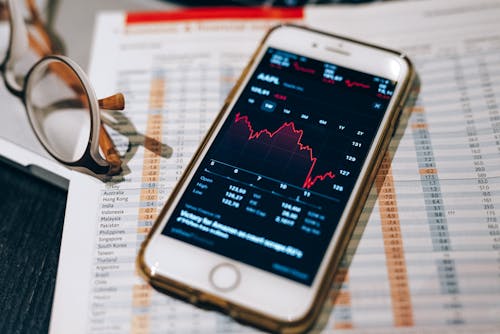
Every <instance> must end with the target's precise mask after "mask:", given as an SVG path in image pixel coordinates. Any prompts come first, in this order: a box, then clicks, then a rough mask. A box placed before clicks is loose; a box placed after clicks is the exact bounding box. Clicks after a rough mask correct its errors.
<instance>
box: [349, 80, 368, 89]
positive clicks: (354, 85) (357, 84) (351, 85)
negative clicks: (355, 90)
mask: <svg viewBox="0 0 500 334" xmlns="http://www.w3.org/2000/svg"><path fill="white" fill-rule="evenodd" d="M345 84H346V86H347V87H349V88H352V87H359V88H364V89H368V88H370V85H367V84H364V83H362V82H357V81H351V80H348V79H347V80H346V81H345Z"/></svg>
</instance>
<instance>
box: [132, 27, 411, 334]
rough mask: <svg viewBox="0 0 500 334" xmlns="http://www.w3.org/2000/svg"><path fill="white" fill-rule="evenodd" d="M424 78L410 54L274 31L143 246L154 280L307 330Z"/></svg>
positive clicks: (142, 259) (272, 324) (197, 299)
mask: <svg viewBox="0 0 500 334" xmlns="http://www.w3.org/2000/svg"><path fill="white" fill-rule="evenodd" d="M414 77H415V75H414V71H413V69H412V66H411V63H410V61H409V60H408V59H407V58H406V57H405V56H404V55H402V54H400V53H398V52H394V51H391V50H387V49H384V48H379V47H375V46H372V45H368V44H366V43H362V42H357V41H354V40H351V39H346V38H342V37H339V36H333V35H330V34H327V33H323V32H318V31H314V30H311V29H308V28H304V27H300V26H294V25H282V26H279V27H277V28H274V29H272V30H271V31H270V32H269V33H268V34H267V36H266V38H265V39H264V40H263V42H262V43H261V45H260V46H259V48H258V49H257V51H256V53H255V54H254V56H253V58H252V60H251V61H250V63H249V65H248V66H247V68H246V70H245V71H244V73H243V75H242V76H241V78H240V80H239V81H238V83H237V85H236V86H235V88H234V89H233V91H232V92H231V94H230V96H229V97H228V99H227V100H226V103H225V105H224V107H223V109H222V111H221V112H220V114H219V115H218V117H217V118H216V121H215V123H214V124H213V126H212V127H211V129H210V130H209V132H208V134H207V136H206V138H205V140H204V141H203V143H202V144H201V146H200V148H199V150H198V151H197V153H196V154H195V156H194V158H193V159H192V161H191V162H190V164H189V166H188V167H187V169H186V171H185V173H184V175H183V177H182V178H181V180H180V181H179V183H178V184H177V186H176V187H175V189H174V190H173V193H172V195H171V196H170V198H169V200H168V201H167V203H166V205H165V207H164V208H163V210H162V212H161V214H160V216H159V218H158V220H157V222H156V224H155V226H154V228H153V229H152V231H151V233H150V235H149V236H148V238H147V240H146V241H145V242H144V244H143V246H142V248H141V251H140V253H139V256H138V266H139V268H140V270H141V272H142V273H143V275H144V277H146V279H147V280H148V281H149V282H150V283H151V284H152V285H153V286H155V287H157V288H158V289H160V290H162V291H165V292H167V293H170V294H172V295H176V296H178V297H181V298H184V299H186V300H188V301H190V302H192V303H194V304H199V305H210V306H212V307H215V308H218V309H220V310H222V311H223V312H226V313H228V314H229V315H231V316H233V317H235V318H236V319H239V320H242V321H244V322H249V323H251V324H253V325H256V326H259V327H261V328H265V329H268V330H272V331H292V332H293V331H302V330H304V329H306V328H308V327H309V326H310V325H311V324H312V323H313V320H314V318H315V317H316V316H317V315H318V313H319V310H320V309H321V306H322V304H323V301H324V300H325V297H326V296H327V294H328V290H329V288H330V287H331V283H332V279H333V276H334V272H335V269H336V267H337V265H338V263H339V260H340V258H341V256H342V254H343V252H344V250H345V247H346V245H347V243H348V241H349V238H350V237H351V234H352V231H353V229H354V226H355V224H356V222H357V219H358V217H359V214H360V212H361V209H362V207H363V204H364V202H365V200H366V198H367V195H368V192H369V189H370V186H371V184H372V183H373V180H374V177H375V174H376V170H377V168H378V166H379V165H380V162H381V160H382V157H383V155H384V152H385V150H386V148H387V146H388V143H389V140H390V138H391V135H392V134H393V131H394V129H395V128H396V123H397V120H398V118H399V116H400V114H401V110H402V107H403V104H404V102H405V99H406V97H407V96H408V93H409V90H410V87H411V84H412V82H413V81H414V80H413V79H414Z"/></svg>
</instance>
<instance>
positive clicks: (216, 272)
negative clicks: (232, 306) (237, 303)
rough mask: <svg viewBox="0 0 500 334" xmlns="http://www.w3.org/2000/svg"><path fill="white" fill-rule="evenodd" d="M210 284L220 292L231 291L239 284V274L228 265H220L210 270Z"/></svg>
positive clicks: (234, 268) (233, 267)
mask: <svg viewBox="0 0 500 334" xmlns="http://www.w3.org/2000/svg"><path fill="white" fill-rule="evenodd" d="M209 279H210V283H212V285H213V286H214V287H215V288H216V289H217V290H221V291H231V290H233V289H235V288H236V287H237V286H238V284H239V283H240V272H239V271H238V269H237V268H236V267H235V266H233V265H232V264H229V263H221V264H219V265H217V266H215V267H214V268H213V269H212V270H210V275H209Z"/></svg>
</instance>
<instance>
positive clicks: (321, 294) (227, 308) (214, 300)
mask: <svg viewBox="0 0 500 334" xmlns="http://www.w3.org/2000/svg"><path fill="white" fill-rule="evenodd" d="M283 26H291V27H295V28H300V29H306V30H309V31H312V32H315V33H319V34H322V35H326V36H332V37H335V38H341V39H344V40H346V41H351V42H355V43H358V44H362V45H366V46H370V47H373V48H377V49H381V50H384V51H387V52H390V53H393V54H395V55H397V56H398V57H401V58H402V59H403V60H404V61H405V62H407V63H408V65H409V75H408V76H407V78H406V80H405V81H404V82H401V83H400V84H401V85H402V86H403V89H402V90H401V91H400V93H399V95H397V96H394V97H393V98H394V99H395V104H394V105H395V106H396V107H395V108H394V109H393V110H392V111H390V112H391V113H392V119H391V120H390V122H388V123H386V128H385V129H383V133H384V136H383V138H382V140H381V141H380V142H379V143H378V144H379V145H378V146H377V147H376V148H375V149H376V154H375V155H374V157H375V158H374V159H372V160H371V161H369V167H370V173H367V174H366V175H364V177H363V178H362V179H361V189H363V191H362V192H360V193H358V194H357V198H355V201H354V203H356V204H355V205H354V206H353V207H352V208H351V210H350V211H349V212H348V219H347V222H352V223H350V224H349V223H346V224H344V226H343V229H342V230H341V231H340V233H341V234H340V238H339V240H340V241H341V242H339V243H338V244H337V247H336V248H335V251H334V253H333V254H339V256H332V257H331V259H330V262H329V265H328V270H327V272H326V273H325V275H324V276H323V277H322V278H321V283H320V288H319V289H318V292H317V294H316V296H315V298H314V303H313V307H312V308H311V309H310V310H309V312H308V313H307V314H306V315H305V316H304V317H303V318H301V319H299V320H297V321H294V322H283V321H280V320H279V319H274V318H270V317H268V316H267V315H265V314H262V313H260V312H258V311H255V310H252V309H249V308H245V307H241V306H239V305H235V304H233V303H231V302H228V301H226V300H224V299H222V298H220V297H217V296H214V295H211V294H208V293H205V292H203V291H198V290H196V289H194V288H192V287H190V286H188V285H186V284H183V283H182V282H178V281H174V280H171V279H169V278H167V277H164V276H162V275H159V274H158V273H154V272H152V271H151V269H150V268H148V267H147V266H146V264H145V261H144V252H145V249H146V247H147V246H148V244H149V242H150V240H151V237H152V235H153V233H154V231H155V230H156V229H157V228H158V227H159V225H160V222H161V221H162V220H163V218H164V216H165V214H166V211H167V210H166V209H167V208H168V207H169V206H170V205H171V203H172V200H173V198H174V196H173V195H174V194H176V193H177V192H179V190H180V185H181V184H182V183H184V182H186V181H188V180H187V175H189V173H190V171H191V170H192V169H193V165H194V164H193V163H194V161H196V160H197V159H198V158H199V157H200V155H201V152H202V151H203V149H204V147H205V146H206V145H207V141H208V138H210V137H211V136H212V135H214V132H215V128H216V124H218V123H219V122H220V121H221V119H222V118H223V117H222V116H223V115H224V114H225V113H226V112H227V111H228V110H227V108H228V106H229V103H230V101H231V100H232V99H233V98H234V97H235V96H234V95H235V94H236V92H237V91H238V88H239V87H240V86H241V85H242V83H243V81H244V79H245V77H246V76H247V74H248V72H249V70H250V68H251V66H252V64H253V63H254V62H255V61H256V59H257V56H258V55H259V53H260V51H261V49H262V48H263V47H264V45H265V41H266V39H267V37H268V36H269V35H270V34H271V33H272V32H273V31H274V30H276V29H279V28H280V27H283ZM418 82H419V81H418V78H417V74H416V72H415V70H414V67H413V65H412V63H411V61H410V60H409V59H408V58H407V57H406V55H404V54H402V53H400V52H397V51H394V50H390V49H386V48H383V47H379V46H375V45H372V44H369V43H365V42H361V41H357V40H353V39H350V38H345V37H342V36H338V35H334V34H330V33H325V32H322V31H318V30H315V29H311V28H308V27H304V26H300V25H295V24H281V25H278V26H276V27H274V28H272V29H270V30H269V31H268V33H267V34H266V35H265V37H264V38H263V39H262V41H261V43H260V45H259V46H258V48H257V49H256V51H255V52H254V54H253V56H252V57H251V59H250V61H249V63H248V64H247V66H246V67H245V69H244V70H243V72H242V74H241V76H240V78H239V79H238V81H237V82H236V84H235V86H234V87H233V89H232V90H231V92H230V93H229V95H228V97H227V98H226V100H225V103H224V106H223V107H222V109H221V111H220V112H219V114H218V115H217V117H216V119H215V121H214V123H213V124H212V126H211V127H210V129H209V131H208V132H207V134H206V136H205V138H204V140H203V141H202V143H201V145H200V147H199V148H198V150H197V151H196V153H195V154H194V156H193V158H192V160H191V162H190V163H189V165H188V166H187V168H186V171H185V172H184V173H183V175H182V177H181V179H180V180H179V182H178V183H177V185H176V186H175V188H174V189H173V191H172V195H171V196H170V198H169V199H168V200H167V202H166V204H165V206H164V207H163V209H162V211H161V212H160V214H159V216H158V218H157V220H156V222H155V224H154V226H153V228H152V230H151V231H150V233H149V234H148V236H147V238H146V239H145V240H144V242H143V243H142V245H141V248H140V250H139V253H138V256H137V267H138V271H139V273H140V274H141V276H142V277H143V278H144V279H145V280H146V281H147V282H148V283H150V284H151V285H152V286H153V287H154V288H156V289H157V290H159V291H161V292H164V293H166V294H168V295H171V296H174V297H176V298H180V299H183V300H185V301H187V302H189V303H192V304H195V305H197V306H199V307H202V308H207V309H215V310H218V311H220V312H222V313H225V314H227V315H229V316H231V317H233V318H234V319H236V320H237V321H239V322H242V323H245V324H250V325H253V326H256V327H258V328H261V329H264V330H268V331H272V332H279V333H300V332H303V331H305V330H307V329H308V328H310V327H311V326H312V325H313V324H314V321H315V320H316V318H317V317H318V315H319V313H320V311H321V309H322V307H323V304H324V302H325V300H326V298H327V296H329V291H330V288H331V286H332V283H333V279H334V275H335V272H336V270H337V267H338V265H339V264H340V260H341V258H342V255H343V253H344V251H345V249H346V247H347V244H348V243H349V241H350V239H351V236H352V233H353V231H354V228H355V226H356V222H357V220H358V218H359V216H360V214H361V211H362V209H363V206H364V204H365V202H366V200H367V198H368V194H369V192H370V188H371V185H372V184H373V182H374V180H375V177H376V175H377V172H378V169H379V167H380V164H381V162H382V160H383V158H384V153H385V151H386V150H387V148H388V146H389V142H390V140H391V138H392V135H393V134H394V132H395V130H396V127H397V125H398V123H399V119H400V117H401V115H402V111H403V108H404V106H405V101H406V100H407V98H408V97H409V95H410V92H411V91H414V90H415V86H418Z"/></svg>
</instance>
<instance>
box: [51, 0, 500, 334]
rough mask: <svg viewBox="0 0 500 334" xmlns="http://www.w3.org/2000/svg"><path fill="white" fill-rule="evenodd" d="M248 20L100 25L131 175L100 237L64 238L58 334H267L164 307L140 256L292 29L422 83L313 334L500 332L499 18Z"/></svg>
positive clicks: (454, 10) (103, 214) (151, 16)
mask: <svg viewBox="0 0 500 334" xmlns="http://www.w3.org/2000/svg"><path fill="white" fill-rule="evenodd" d="M238 11H239V10H233V9H221V10H190V11H188V12H184V13H182V14H179V13H177V12H170V13H142V14H139V13H136V14H133V13H122V12H109V13H103V14H102V15H100V16H99V18H98V20H97V26H96V32H95V41H94V47H93V52H92V62H91V68H90V75H91V81H92V83H93V84H94V85H95V87H96V91H97V94H98V96H107V95H110V94H113V93H115V92H123V93H124V94H125V96H126V109H125V111H124V112H123V113H114V114H112V115H107V117H106V120H107V123H108V124H109V129H110V132H111V134H112V136H113V139H114V140H115V141H116V142H117V143H118V148H119V150H120V151H121V152H122V153H123V154H125V168H124V174H123V175H122V176H119V177H116V178H115V179H113V180H111V181H110V182H108V183H106V184H103V185H102V188H101V189H100V192H99V194H98V197H99V207H98V208H96V218H95V221H91V222H88V227H86V228H88V229H89V230H92V233H90V235H93V237H92V238H91V239H90V240H68V238H64V237H63V245H62V250H61V252H62V254H64V255H65V256H64V258H63V259H62V260H61V262H60V267H59V272H58V282H57V286H56V296H55V304H54V305H55V306H54V310H53V315H52V321H51V332H52V333H61V332H64V333H70V332H71V333H141V334H143V333H144V334H146V333H215V332H217V333H221V332H223V333H242V332H256V331H257V330H256V329H255V328H252V327H247V326H244V325H241V324H239V323H237V322H235V321H233V320H232V319H231V318H229V317H227V316H224V315H221V314H219V313H217V312H211V311H206V310H202V309H199V308H197V307H195V306H192V305H189V304H187V303H184V302H182V301H178V300H176V299H173V298H170V297H167V296H165V295H162V294H160V293H158V292H156V291H155V290H153V289H152V288H151V287H150V286H149V285H148V284H147V283H145V282H144V281H143V280H142V279H141V278H140V277H139V276H138V275H137V271H136V267H135V257H136V254H137V251H138V249H139V247H140V244H141V242H142V240H143V239H144V238H145V236H146V234H147V232H148V231H149V230H150V228H151V226H152V224H153V222H154V220H155V218H156V216H157V214H158V212H159V210H160V209H161V207H162V205H163V203H164V202H165V200H166V198H167V196H168V195H169V192H170V190H171V189H172V187H173V185H174V184H175V182H176V181H177V179H178V178H179V177H180V175H181V173H182V171H183V168H184V167H185V166H186V164H187V162H188V161H189V159H190V158H191V156H192V154H193V152H194V151H195V149H196V148H197V146H198V144H199V142H200V140H201V139H202V137H203V136H204V134H205V131H206V130H207V128H208V127H209V125H210V124H211V122H212V120H213V119H214V116H215V115H216V113H217V112H218V111H219V109H220V107H221V105H222V102H223V100H224V98H225V96H226V95H227V93H228V92H229V90H230V88H231V87H232V86H233V84H234V83H235V80H236V79H237V78H238V76H239V75H240V72H241V70H242V69H243V66H244V65H245V64H246V62H247V61H248V59H249V56H250V55H251V53H252V52H253V50H254V49H255V47H256V46H257V45H258V42H259V41H260V39H261V38H262V36H263V34H264V31H265V30H266V29H267V28H268V27H270V26H272V25H274V24H275V23H277V22H278V21H277V20H285V21H293V22H299V23H305V24H307V25H310V26H312V27H316V28H319V29H323V30H327V31H331V32H334V33H338V34H344V35H348V36H353V37H359V38H361V39H364V40H366V41H370V42H373V43H380V44H382V45H386V46H388V47H391V48H398V49H401V50H404V51H406V52H407V53H408V54H409V56H410V58H411V59H412V60H413V61H414V63H415V65H416V69H417V72H418V73H419V75H420V79H421V91H420V95H419V98H418V100H417V101H416V104H415V105H414V106H413V107H412V110H411V116H410V118H409V120H408V124H407V125H406V126H405V127H404V128H403V127H402V128H399V129H398V132H397V133H396V140H394V141H393V142H394V143H393V144H392V145H391V150H390V152H389V154H388V157H392V163H391V162H390V159H389V158H388V159H387V160H386V161H385V162H384V163H383V165H382V171H381V173H380V175H385V177H382V176H380V177H378V178H377V180H376V183H375V185H374V187H373V189H372V192H371V195H370V198H369V200H368V204H367V206H366V210H365V211H364V213H363V214H362V217H361V221H360V224H359V226H358V229H357V230H356V233H355V236H354V239H353V241H352V242H351V244H352V246H351V247H350V251H349V252H348V254H347V256H346V259H345V266H343V267H342V268H341V270H340V272H339V274H338V276H337V279H336V282H335V287H334V288H335V289H340V292H339V293H338V295H337V297H336V298H333V296H334V294H333V293H332V298H330V300H329V301H328V302H327V304H326V305H325V308H324V312H323V314H322V316H321V317H320V319H319V321H318V324H317V325H316V327H315V328H314V329H313V331H316V332H325V333H327V332H343V331H346V332H362V333H388V332H394V333H405V332H408V333H443V332H453V333H456V332H463V333H470V332H491V333H498V331H499V329H500V222H499V219H500V105H499V103H500V21H498V17H500V3H499V2H498V1H475V2H470V1H464V0H461V1H416V2H402V3H382V4H380V3H379V4H375V5H367V6H362V7H359V6H356V7H307V8H306V9H304V10H302V9H300V10H297V9H289V10H280V9H265V10H254V11H251V12H250V14H249V15H247V16H246V18H245V19H241V18H240V19H238V17H241V15H240V14H241V13H239V12H238ZM70 200H79V199H76V198H73V199H70ZM65 233H66V231H65ZM73 242H79V243H89V244H91V245H92V247H91V249H92V251H91V252H88V253H86V254H81V253H75V252H73V253H72V243H73ZM68 254H69V255H68ZM70 261H79V262H81V263H82V265H81V268H79V269H78V272H77V273H75V272H70V270H68V269H67V268H69V267H68V263H69V262H70ZM73 277H77V281H78V289H77V290H75V287H74V285H75V284H74V283H72V282H74V280H73Z"/></svg>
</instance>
